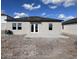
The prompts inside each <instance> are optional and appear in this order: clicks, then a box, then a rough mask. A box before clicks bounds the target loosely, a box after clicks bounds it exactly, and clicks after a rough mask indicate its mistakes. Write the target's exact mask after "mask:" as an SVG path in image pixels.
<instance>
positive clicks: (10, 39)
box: [1, 34, 77, 59]
mask: <svg viewBox="0 0 79 59" xmlns="http://www.w3.org/2000/svg"><path fill="white" fill-rule="evenodd" d="M61 35H64V36H67V37H68V38H64V37H62V38H57V39H56V38H55V39H54V38H29V37H28V38H27V37H25V36H24V35H21V36H19V35H10V36H8V35H2V37H1V38H2V40H1V41H2V42H1V50H2V51H1V58H2V59H76V56H77V55H76V53H77V50H76V49H77V48H76V45H77V43H76V42H77V38H76V36H75V35H68V34H61Z"/></svg>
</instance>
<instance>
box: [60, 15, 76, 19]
mask: <svg viewBox="0 0 79 59" xmlns="http://www.w3.org/2000/svg"><path fill="white" fill-rule="evenodd" d="M73 18H75V17H74V16H65V15H64V14H59V15H58V19H63V20H68V19H73Z"/></svg>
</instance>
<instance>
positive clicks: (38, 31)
mask: <svg viewBox="0 0 79 59" xmlns="http://www.w3.org/2000/svg"><path fill="white" fill-rule="evenodd" d="M36 24H37V23H33V26H34V31H33V32H31V33H39V26H38V32H36V31H35V25H36Z"/></svg>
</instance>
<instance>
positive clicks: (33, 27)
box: [31, 24, 38, 32]
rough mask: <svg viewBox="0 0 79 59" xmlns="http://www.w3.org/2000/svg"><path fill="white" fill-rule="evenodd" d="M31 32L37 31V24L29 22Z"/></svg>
mask: <svg viewBox="0 0 79 59" xmlns="http://www.w3.org/2000/svg"><path fill="white" fill-rule="evenodd" d="M31 32H38V24H31Z"/></svg>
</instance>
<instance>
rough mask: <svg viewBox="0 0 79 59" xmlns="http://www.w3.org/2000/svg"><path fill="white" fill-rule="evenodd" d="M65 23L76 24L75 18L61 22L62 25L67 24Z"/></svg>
mask: <svg viewBox="0 0 79 59" xmlns="http://www.w3.org/2000/svg"><path fill="white" fill-rule="evenodd" d="M67 24H77V18H74V19H70V20H67V21H64V22H63V23H62V25H67Z"/></svg>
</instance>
